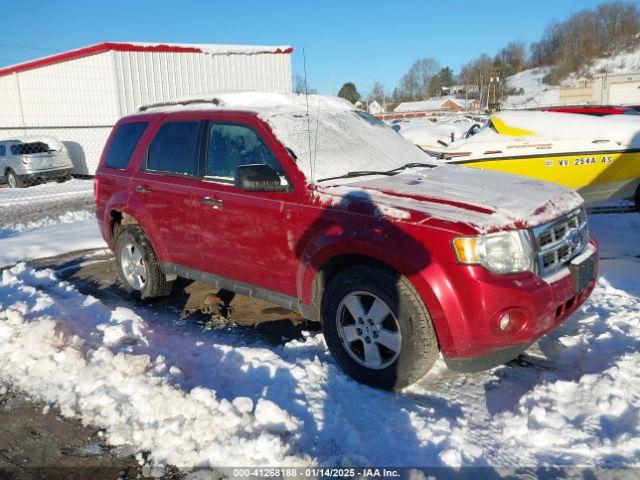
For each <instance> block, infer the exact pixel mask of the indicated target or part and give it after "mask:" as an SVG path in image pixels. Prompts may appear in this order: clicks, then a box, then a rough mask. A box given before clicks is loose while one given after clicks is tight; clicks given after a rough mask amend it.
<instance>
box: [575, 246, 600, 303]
mask: <svg viewBox="0 0 640 480" xmlns="http://www.w3.org/2000/svg"><path fill="white" fill-rule="evenodd" d="M569 270H571V273H573V288H574V291H575V294H576V295H580V294H581V293H582V292H583V290H584V289H585V288H587V285H589V284H590V283H591V281H592V280H593V279H594V277H595V275H596V256H595V254H593V253H592V254H591V255H589V256H588V257H587V258H585V259H581V260H580V261H579V262H576V261H575V260H573V261H572V262H571V263H570V264H569Z"/></svg>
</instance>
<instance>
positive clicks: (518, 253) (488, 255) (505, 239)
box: [453, 230, 534, 274]
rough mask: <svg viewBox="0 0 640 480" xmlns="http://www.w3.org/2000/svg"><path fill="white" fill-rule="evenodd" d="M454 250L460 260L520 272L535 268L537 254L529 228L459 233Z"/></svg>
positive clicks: (499, 269)
mask: <svg viewBox="0 0 640 480" xmlns="http://www.w3.org/2000/svg"><path fill="white" fill-rule="evenodd" d="M453 251H454V252H455V254H456V258H457V259H458V261H459V262H460V263H466V264H469V265H482V266H483V267H485V268H486V269H487V270H489V271H491V272H493V273H502V274H504V273H518V272H533V271H534V255H533V248H532V246H531V240H530V237H529V234H528V232H526V231H524V230H512V231H508V232H500V233H494V234H491V235H481V236H478V237H456V238H454V239H453Z"/></svg>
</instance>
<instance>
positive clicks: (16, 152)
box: [9, 143, 21, 155]
mask: <svg viewBox="0 0 640 480" xmlns="http://www.w3.org/2000/svg"><path fill="white" fill-rule="evenodd" d="M9 150H11V155H21V154H20V144H19V143H14V144H13V145H11V146H10V147H9Z"/></svg>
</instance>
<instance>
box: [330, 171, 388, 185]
mask: <svg viewBox="0 0 640 480" xmlns="http://www.w3.org/2000/svg"><path fill="white" fill-rule="evenodd" d="M398 173H400V172H396V171H392V170H388V171H386V172H385V171H378V170H356V171H354V172H347V173H345V174H344V175H339V176H337V177H327V178H321V179H320V180H318V182H326V181H328V180H338V179H339V178H352V177H366V176H368V175H397V174H398Z"/></svg>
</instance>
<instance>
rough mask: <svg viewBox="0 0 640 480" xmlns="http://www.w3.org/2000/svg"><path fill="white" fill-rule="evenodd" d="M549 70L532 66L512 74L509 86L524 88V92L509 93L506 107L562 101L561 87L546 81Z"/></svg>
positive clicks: (522, 106) (540, 104)
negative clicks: (517, 93)
mask: <svg viewBox="0 0 640 480" xmlns="http://www.w3.org/2000/svg"><path fill="white" fill-rule="evenodd" d="M549 71H550V69H549V68H548V67H540V68H531V69H529V70H524V71H522V72H519V73H516V74H515V75H512V76H510V77H509V78H508V79H507V86H508V87H509V88H515V89H516V90H520V89H522V91H523V92H524V93H522V94H519V95H509V96H508V97H507V98H506V99H505V100H504V102H503V103H504V106H505V108H535V107H541V106H544V105H554V104H557V103H558V102H559V101H560V87H555V86H551V85H548V84H547V83H545V81H544V78H545V77H546V76H547V75H548V74H549Z"/></svg>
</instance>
